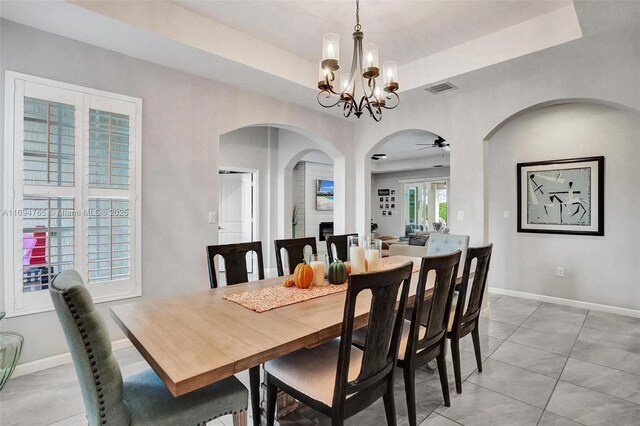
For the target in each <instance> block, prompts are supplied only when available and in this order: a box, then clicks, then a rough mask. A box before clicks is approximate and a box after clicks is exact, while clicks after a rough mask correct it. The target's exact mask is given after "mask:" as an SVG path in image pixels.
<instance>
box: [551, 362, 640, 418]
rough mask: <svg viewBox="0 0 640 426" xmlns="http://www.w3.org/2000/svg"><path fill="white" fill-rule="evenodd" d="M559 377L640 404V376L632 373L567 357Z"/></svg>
mask: <svg viewBox="0 0 640 426" xmlns="http://www.w3.org/2000/svg"><path fill="white" fill-rule="evenodd" d="M560 379H561V380H563V381H565V382H569V383H573V384H574V385H578V386H582V387H584V388H589V389H592V390H595V391H598V392H602V393H606V394H607V395H611V396H615V397H617V398H621V399H625V400H627V401H630V402H635V403H636V404H640V376H638V375H635V374H632V373H627V372H624V371H620V370H615V369H613V368H609V367H603V366H601V365H596V364H592V363H590V362H585V361H580V360H578V359H573V358H569V360H568V361H567V365H566V366H565V367H564V371H563V372H562V377H560ZM639 423H640V419H639Z"/></svg>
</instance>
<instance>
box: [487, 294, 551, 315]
mask: <svg viewBox="0 0 640 426" xmlns="http://www.w3.org/2000/svg"><path fill="white" fill-rule="evenodd" d="M538 306H540V302H538V301H535V300H528V299H520V298H517V297H510V296H502V298H500V300H498V301H497V302H495V303H492V304H491V308H493V309H500V310H503V311H510V312H516V313H520V314H526V315H531V314H532V313H533V312H534V311H535V310H536V309H538Z"/></svg>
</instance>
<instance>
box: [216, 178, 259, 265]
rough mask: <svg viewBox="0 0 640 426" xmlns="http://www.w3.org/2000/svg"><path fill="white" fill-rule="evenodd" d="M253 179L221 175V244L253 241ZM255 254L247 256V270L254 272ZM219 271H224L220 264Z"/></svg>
mask: <svg viewBox="0 0 640 426" xmlns="http://www.w3.org/2000/svg"><path fill="white" fill-rule="evenodd" d="M252 181H253V179H252V174H251V173H228V174H220V175H219V182H220V209H219V211H220V217H219V226H218V241H219V244H233V243H245V242H248V241H252V240H253V186H252V185H253V182H252ZM254 257H255V256H253V254H250V255H248V256H247V268H248V269H247V270H248V271H249V272H253V263H254V260H253V258H254ZM219 271H221V272H223V271H224V262H220V269H219Z"/></svg>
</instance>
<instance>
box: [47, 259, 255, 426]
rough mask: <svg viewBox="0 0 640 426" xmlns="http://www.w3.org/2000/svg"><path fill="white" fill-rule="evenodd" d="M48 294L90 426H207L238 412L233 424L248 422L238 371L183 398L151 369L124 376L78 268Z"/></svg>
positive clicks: (63, 275)
mask: <svg viewBox="0 0 640 426" xmlns="http://www.w3.org/2000/svg"><path fill="white" fill-rule="evenodd" d="M49 294H50V295H51V299H52V300H53V305H54V307H55V310H56V314H57V316H58V319H59V320H60V324H61V325H62V329H63V331H64V335H65V338H66V340H67V345H68V346H69V351H70V352H71V358H72V359H73V364H74V367H75V370H76V374H77V376H78V380H79V382H80V387H81V390H82V398H83V400H84V407H85V412H86V416H87V420H88V423H89V426H96V425H100V426H102V425H114V426H119V425H166V426H168V425H204V424H205V423H206V422H208V421H211V420H213V419H215V418H217V417H220V416H223V415H226V414H233V423H234V425H244V424H246V420H247V406H248V394H249V393H248V391H247V388H245V387H244V385H243V384H242V383H240V381H239V380H238V379H237V378H236V377H235V376H230V377H228V378H226V379H223V380H221V381H219V382H216V383H214V384H211V385H208V386H205V387H203V388H200V389H198V390H195V391H193V392H190V393H188V394H186V395H182V396H180V397H178V398H175V397H174V396H173V395H171V393H170V392H169V390H168V389H167V388H166V387H165V385H164V383H163V382H162V380H160V378H159V377H158V376H157V375H156V373H155V372H154V371H153V370H152V369H150V368H148V369H146V370H143V371H141V372H139V373H135V374H132V375H129V376H127V377H125V378H124V379H123V378H122V373H121V371H120V367H119V366H118V362H117V361H116V359H115V356H114V355H113V352H112V348H111V338H110V337H109V331H108V329H107V327H106V325H105V323H104V321H103V319H102V316H101V314H100V313H99V312H98V311H97V310H96V309H95V306H94V304H93V301H92V299H91V295H90V294H89V291H88V290H87V289H86V287H85V285H84V283H83V281H82V278H81V277H80V274H78V273H77V272H76V271H73V270H68V271H63V272H60V273H59V274H58V275H57V277H56V278H55V279H54V280H53V283H52V284H51V285H50V288H49Z"/></svg>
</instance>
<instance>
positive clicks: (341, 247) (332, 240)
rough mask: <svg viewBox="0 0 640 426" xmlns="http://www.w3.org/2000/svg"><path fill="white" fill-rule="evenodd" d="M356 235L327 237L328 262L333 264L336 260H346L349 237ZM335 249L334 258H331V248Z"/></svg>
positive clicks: (355, 235)
mask: <svg viewBox="0 0 640 426" xmlns="http://www.w3.org/2000/svg"><path fill="white" fill-rule="evenodd" d="M357 236H358V234H344V235H331V236H330V237H327V254H328V255H329V262H330V263H333V262H335V261H336V259H340V260H342V261H346V260H347V252H348V250H349V247H348V246H347V244H348V241H349V237H357ZM334 246H335V248H336V257H334V256H333V247H334Z"/></svg>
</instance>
